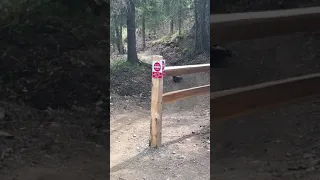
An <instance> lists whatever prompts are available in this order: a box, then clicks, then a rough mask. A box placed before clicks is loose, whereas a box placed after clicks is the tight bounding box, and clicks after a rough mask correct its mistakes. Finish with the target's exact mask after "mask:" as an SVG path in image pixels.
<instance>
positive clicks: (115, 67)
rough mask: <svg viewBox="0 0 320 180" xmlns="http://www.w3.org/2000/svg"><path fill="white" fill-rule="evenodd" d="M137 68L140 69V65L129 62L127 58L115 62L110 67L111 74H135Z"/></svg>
mask: <svg viewBox="0 0 320 180" xmlns="http://www.w3.org/2000/svg"><path fill="white" fill-rule="evenodd" d="M137 68H139V65H138V64H134V63H131V62H129V61H128V60H127V58H121V59H117V60H115V61H113V63H111V66H110V70H111V72H119V71H122V72H123V71H125V72H129V71H131V72H133V71H136V70H137Z"/></svg>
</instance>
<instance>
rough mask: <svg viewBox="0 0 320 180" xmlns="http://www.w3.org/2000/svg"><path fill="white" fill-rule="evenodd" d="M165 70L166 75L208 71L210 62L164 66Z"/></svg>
mask: <svg viewBox="0 0 320 180" xmlns="http://www.w3.org/2000/svg"><path fill="white" fill-rule="evenodd" d="M165 71H166V76H179V75H184V74H193V73H200V72H210V64H196V65H186V66H169V67H165Z"/></svg>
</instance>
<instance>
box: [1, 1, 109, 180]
mask: <svg viewBox="0 0 320 180" xmlns="http://www.w3.org/2000/svg"><path fill="white" fill-rule="evenodd" d="M81 3H82V2H80V1H79V4H78V5H79V6H77V8H79V9H76V8H72V10H69V11H66V8H67V7H66V6H65V4H59V2H58V1H54V2H53V1H52V2H50V3H46V4H41V6H40V8H39V9H38V8H34V9H33V7H29V8H30V9H31V10H32V12H31V13H28V15H25V14H21V16H20V19H19V21H18V23H16V22H15V21H13V22H11V21H10V19H4V17H5V16H1V18H2V20H3V21H1V28H0V49H1V50H0V153H1V156H0V179H23V180H26V179H32V180H35V179H106V178H107V177H108V176H109V175H108V168H109V167H108V164H107V163H106V160H105V159H108V158H107V157H108V155H109V153H108V151H109V150H108V149H109V147H108V142H107V141H108V139H107V134H108V132H109V128H108V123H109V122H108V121H106V119H107V118H108V117H109V108H108V106H109V84H108V83H109V81H108V79H109V71H108V69H109V61H108V59H109V42H108V41H109V33H108V28H109V22H108V20H107V15H108V12H107V11H105V12H106V14H104V15H103V14H101V16H96V15H93V13H91V12H88V11H82V10H81V6H82V5H83V4H81ZM85 8H87V9H88V7H87V6H86V5H85ZM106 9H108V8H106ZM28 10H29V9H28ZM79 10H80V12H79ZM66 12H67V13H66ZM1 13H3V12H1ZM7 20H8V21H7Z"/></svg>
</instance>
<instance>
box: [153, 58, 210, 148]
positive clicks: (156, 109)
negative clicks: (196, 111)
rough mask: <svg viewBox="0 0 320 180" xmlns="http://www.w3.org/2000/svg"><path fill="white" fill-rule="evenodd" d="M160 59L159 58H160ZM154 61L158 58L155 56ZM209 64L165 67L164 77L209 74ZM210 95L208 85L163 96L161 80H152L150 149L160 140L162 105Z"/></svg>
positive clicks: (159, 143)
mask: <svg viewBox="0 0 320 180" xmlns="http://www.w3.org/2000/svg"><path fill="white" fill-rule="evenodd" d="M160 59H161V57H160ZM154 60H155V61H157V60H159V56H155V58H154ZM209 71H210V64H197V65H187V66H171V67H165V73H166V76H169V77H171V76H179V75H184V74H192V73H200V72H209ZM207 93H210V85H204V86H199V87H193V88H188V89H182V90H177V91H172V92H167V93H164V94H163V80H162V78H161V79H155V78H152V92H151V125H150V142H149V145H150V146H151V147H159V146H160V145H161V138H162V105H163V103H169V102H173V101H177V100H181V99H184V98H188V97H191V96H196V95H201V94H207Z"/></svg>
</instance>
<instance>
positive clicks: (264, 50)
mask: <svg viewBox="0 0 320 180" xmlns="http://www.w3.org/2000/svg"><path fill="white" fill-rule="evenodd" d="M230 2H231V1H230ZM246 3H248V4H246ZM319 5H320V2H319V1H264V2H262V1H261V2H260V1H250V2H248V1H242V3H238V4H237V5H233V6H228V5H226V6H228V7H229V8H228V9H223V7H221V9H220V10H219V9H218V8H217V9H216V12H225V11H227V12H243V11H247V10H254V11H257V10H271V9H280V8H295V7H305V6H319ZM225 47H226V48H229V49H231V50H232V51H233V52H234V57H233V58H232V60H231V61H230V62H229V65H230V67H229V68H226V69H216V70H214V71H213V72H211V73H212V74H211V84H212V86H213V87H214V89H215V90H222V89H229V88H234V87H240V86H244V85H251V84H256V83H261V82H266V81H271V80H277V79H283V78H288V77H294V76H299V75H305V74H309V73H318V72H319V67H320V66H319V57H320V48H319V47H320V36H319V32H314V33H296V34H292V35H286V36H279V37H269V38H265V39H257V40H250V41H242V42H235V43H230V44H227V45H225ZM319 107H320V106H319V97H311V98H309V99H306V100H304V101H301V102H296V103H294V104H291V105H288V106H284V107H281V108H278V109H273V110H266V111H264V112H259V113H254V114H250V115H247V116H244V117H241V118H236V119H233V120H230V121H228V122H224V123H218V122H216V123H214V122H211V123H214V124H213V127H214V130H213V131H212V132H211V133H212V139H211V142H212V145H213V146H212V147H213V149H211V152H212V154H211V158H212V159H214V161H212V164H211V173H212V174H211V178H212V179H217V180H220V179H221V180H222V179H223V180H224V179H237V180H242V179H243V180H245V179H288V180H289V179H290V180H291V179H318V178H319V148H318V144H319V132H320V128H319V126H318V125H317V124H319V113H320V109H319ZM212 108H214V107H212Z"/></svg>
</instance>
